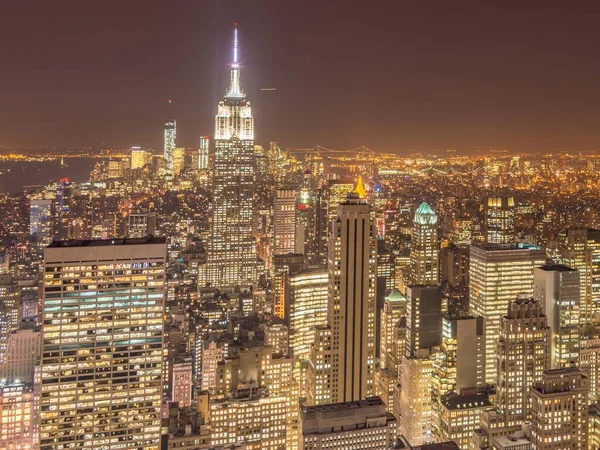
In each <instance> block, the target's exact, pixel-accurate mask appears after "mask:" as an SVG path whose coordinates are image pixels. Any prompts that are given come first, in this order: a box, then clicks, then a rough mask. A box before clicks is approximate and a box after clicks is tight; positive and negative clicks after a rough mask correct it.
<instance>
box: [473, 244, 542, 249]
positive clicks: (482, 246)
mask: <svg viewBox="0 0 600 450" xmlns="http://www.w3.org/2000/svg"><path fill="white" fill-rule="evenodd" d="M471 247H472V248H473V247H474V248H480V249H483V250H487V251H504V250H542V247H540V246H539V245H533V244H526V243H524V242H511V243H508V244H471Z"/></svg>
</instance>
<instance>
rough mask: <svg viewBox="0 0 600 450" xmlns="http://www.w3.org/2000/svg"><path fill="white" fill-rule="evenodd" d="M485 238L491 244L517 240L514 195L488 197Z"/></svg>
mask: <svg viewBox="0 0 600 450" xmlns="http://www.w3.org/2000/svg"><path fill="white" fill-rule="evenodd" d="M485 232H486V234H485V238H486V242H487V243H489V244H508V243H511V242H514V241H515V200H514V199H513V198H512V197H506V196H504V197H501V196H500V197H488V198H487V201H486V203H485Z"/></svg>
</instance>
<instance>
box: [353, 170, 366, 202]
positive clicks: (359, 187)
mask: <svg viewBox="0 0 600 450" xmlns="http://www.w3.org/2000/svg"><path fill="white" fill-rule="evenodd" d="M353 192H354V193H355V194H358V196H359V197H360V198H367V190H366V189H365V184H364V183H363V179H362V176H360V175H359V176H358V178H357V180H356V187H355V188H354V191H353Z"/></svg>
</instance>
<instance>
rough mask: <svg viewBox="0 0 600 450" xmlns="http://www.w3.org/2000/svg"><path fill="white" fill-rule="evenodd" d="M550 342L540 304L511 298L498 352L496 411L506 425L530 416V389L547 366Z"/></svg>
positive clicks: (501, 325) (502, 320)
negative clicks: (499, 413)
mask: <svg viewBox="0 0 600 450" xmlns="http://www.w3.org/2000/svg"><path fill="white" fill-rule="evenodd" d="M549 342H550V328H549V327H548V322H547V319H546V316H545V315H544V314H543V312H542V305H541V304H540V303H539V302H537V301H535V300H533V299H530V298H519V299H516V300H515V301H513V302H512V303H511V304H510V306H509V307H508V314H507V315H506V316H504V317H502V319H501V323H500V338H499V340H498V351H497V358H498V364H497V366H498V381H497V390H498V392H497V396H498V399H497V402H498V410H499V411H500V412H501V413H502V414H504V415H505V417H506V425H507V426H509V427H510V426H515V425H518V424H519V423H520V422H521V421H523V420H525V419H526V418H527V417H528V416H529V407H530V405H531V400H530V388H531V386H533V385H535V384H537V383H539V382H540V381H541V380H542V373H543V372H544V370H547V369H548V368H549V366H550V348H549V345H548V344H549Z"/></svg>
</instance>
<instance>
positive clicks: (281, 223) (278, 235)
mask: <svg viewBox="0 0 600 450" xmlns="http://www.w3.org/2000/svg"><path fill="white" fill-rule="evenodd" d="M297 195H298V193H297V192H296V190H294V189H275V192H274V194H273V254H274V255H285V254H288V253H294V250H295V247H296V197H297Z"/></svg>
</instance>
